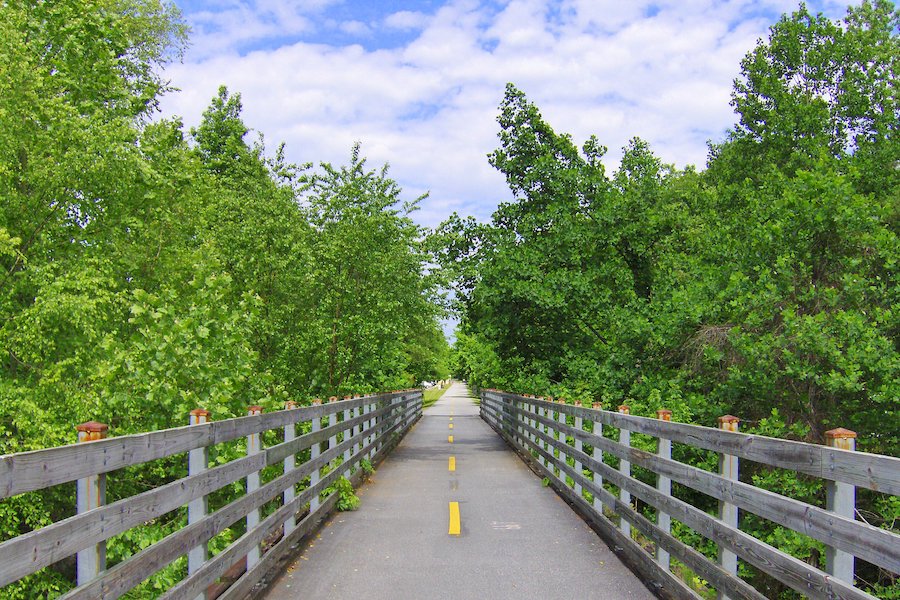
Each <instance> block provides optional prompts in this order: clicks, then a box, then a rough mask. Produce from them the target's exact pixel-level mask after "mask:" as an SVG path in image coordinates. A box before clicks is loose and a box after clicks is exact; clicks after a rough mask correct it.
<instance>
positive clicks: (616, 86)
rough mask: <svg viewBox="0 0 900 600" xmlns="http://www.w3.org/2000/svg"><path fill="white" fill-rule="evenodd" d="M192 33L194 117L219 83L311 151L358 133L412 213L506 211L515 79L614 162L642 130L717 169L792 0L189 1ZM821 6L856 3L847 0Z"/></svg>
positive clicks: (252, 123)
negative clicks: (498, 159)
mask: <svg viewBox="0 0 900 600" xmlns="http://www.w3.org/2000/svg"><path fill="white" fill-rule="evenodd" d="M175 4H176V5H177V6H179V7H180V8H181V10H182V12H183V14H184V16H185V19H186V20H187V22H188V23H189V24H190V25H191V27H192V30H193V31H192V34H191V47H190V48H189V49H188V51H187V53H186V55H185V56H184V59H183V61H181V62H180V63H175V64H172V65H170V66H169V67H168V68H167V72H166V76H167V77H168V78H169V79H171V81H172V84H173V85H175V86H176V87H178V88H180V90H181V91H180V92H176V93H173V94H171V95H169V96H168V97H166V98H165V99H164V101H163V104H162V109H163V113H164V114H165V115H178V116H181V117H182V118H183V119H184V122H185V124H186V125H187V126H191V125H194V124H196V123H197V122H198V121H199V119H200V116H201V113H202V112H203V110H204V108H205V107H206V106H207V105H208V104H209V101H210V99H211V98H212V97H213V95H214V94H215V92H216V89H217V88H218V86H219V85H220V84H225V85H227V86H228V88H229V90H231V91H233V92H240V93H241V95H242V98H243V103H244V120H245V122H246V123H247V125H248V126H249V127H251V128H252V129H253V130H255V131H256V132H262V133H264V134H265V137H266V142H267V145H269V146H270V147H271V148H274V147H275V146H276V145H277V144H278V143H279V142H281V141H284V142H286V150H287V154H288V158H289V159H291V160H293V161H295V162H310V161H312V162H320V161H328V162H332V163H335V164H342V163H344V162H346V161H347V160H348V158H349V154H350V148H351V146H352V145H353V143H354V142H356V141H359V142H361V143H362V150H363V154H364V155H365V156H367V157H368V158H369V161H370V163H369V164H370V166H371V167H373V168H375V167H378V166H380V165H381V164H383V163H385V162H387V163H390V165H391V171H390V173H391V175H392V176H393V177H394V178H395V179H396V180H397V181H398V182H399V183H400V185H401V186H402V187H403V189H404V191H405V194H406V196H407V197H408V198H409V199H412V198H414V197H416V196H418V195H419V194H422V193H424V192H429V193H430V197H429V198H428V199H427V200H426V201H425V202H424V203H423V204H422V208H421V210H420V211H418V212H417V213H416V214H415V215H414V217H415V218H416V220H417V221H419V222H420V223H421V224H423V225H426V226H432V227H433V226H436V225H437V224H438V223H440V222H441V221H442V220H443V219H445V218H446V217H447V216H449V214H450V213H452V212H453V211H457V212H459V213H460V214H463V215H473V216H475V217H477V218H479V219H482V220H486V219H489V218H490V215H491V213H492V212H493V210H494V208H495V207H496V206H497V204H498V202H501V201H504V200H508V199H509V197H510V196H509V192H508V191H507V189H506V186H505V183H504V181H503V177H502V176H501V175H500V174H499V173H497V172H495V171H494V170H493V169H492V168H491V167H490V165H488V163H487V159H486V155H487V154H488V153H489V152H491V151H492V150H493V149H494V148H495V147H496V145H497V124H496V120H495V119H496V115H497V106H498V104H499V103H500V101H501V99H502V96H503V90H504V86H505V84H506V83H507V82H513V83H515V84H516V85H517V86H518V87H519V88H520V89H522V90H523V91H524V92H525V93H526V95H527V96H528V97H529V99H531V100H532V101H533V102H535V103H536V104H537V105H538V107H539V108H540V109H541V111H542V113H543V115H544V117H545V119H546V120H548V121H549V122H550V123H551V125H552V126H553V127H554V128H555V129H556V131H558V132H568V133H570V134H572V136H573V137H574V138H575V140H576V141H577V142H581V141H583V140H584V139H586V138H588V137H589V136H590V135H592V134H594V135H597V136H598V138H599V139H600V141H601V142H602V143H603V144H605V145H607V146H608V147H609V149H610V151H609V154H608V155H607V166H608V168H609V169H611V170H613V169H615V167H616V165H617V162H618V159H619V156H620V154H621V152H620V149H621V148H622V146H624V145H625V144H626V143H627V141H628V140H629V139H630V138H631V137H633V136H640V137H642V138H644V139H646V140H647V141H649V142H650V144H651V146H652V147H653V149H654V151H655V152H656V153H657V155H659V156H660V157H661V158H662V159H663V160H664V161H666V162H669V163H674V164H675V165H676V166H678V167H684V166H686V165H688V164H694V165H697V166H698V167H701V168H702V167H703V165H704V163H705V158H706V143H707V140H710V139H712V140H719V139H721V137H722V136H723V134H724V132H725V130H726V129H727V128H728V127H729V126H731V125H732V124H733V123H734V120H735V117H734V114H733V112H732V109H731V107H730V106H729V104H728V102H729V94H730V92H731V87H732V81H733V80H734V78H735V77H736V76H737V75H738V72H739V68H740V66H739V63H740V59H741V58H742V57H743V56H744V54H746V52H748V51H749V50H750V49H752V48H753V46H754V45H755V43H756V41H757V40H758V39H759V38H765V37H766V34H767V28H768V26H769V25H771V24H772V23H773V22H774V21H775V20H776V19H777V18H778V16H779V15H780V14H781V13H783V12H790V11H792V10H795V9H796V7H797V3H796V2H792V1H782V0H757V1H751V0H730V1H712V0H659V1H656V2H644V1H634V2H631V1H627V0H619V1H609V0H497V1H494V2H479V1H476V0H450V1H446V2H442V1H437V0H422V1H412V0H398V1H388V2H375V1H370V2H365V1H359V0H354V1H349V0H348V1H339V0H294V1H284V0H281V1H279V0H222V1H215V2H214V1H207V0H175ZM808 5H809V7H810V8H811V9H812V10H816V11H822V12H824V13H825V14H826V15H828V16H831V17H840V16H842V15H843V14H844V12H845V11H846V4H842V3H839V2H830V1H828V0H817V1H815V2H808Z"/></svg>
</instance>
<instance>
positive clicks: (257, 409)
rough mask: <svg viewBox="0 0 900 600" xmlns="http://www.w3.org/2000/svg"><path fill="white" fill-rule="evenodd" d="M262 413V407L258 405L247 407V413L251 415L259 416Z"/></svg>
mask: <svg viewBox="0 0 900 600" xmlns="http://www.w3.org/2000/svg"><path fill="white" fill-rule="evenodd" d="M262 411H263V407H262V406H260V405H258V404H254V405H253V406H248V407H247V412H248V413H250V414H251V415H256V414H259V413H261V412H262Z"/></svg>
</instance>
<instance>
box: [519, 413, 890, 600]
mask: <svg viewBox="0 0 900 600" xmlns="http://www.w3.org/2000/svg"><path fill="white" fill-rule="evenodd" d="M526 427H527V429H532V428H531V427H530V426H526ZM535 434H536V435H537V436H538V437H540V438H542V439H543V440H544V441H545V442H546V443H548V444H550V446H552V447H560V446H562V444H561V442H559V441H558V440H555V439H553V438H552V437H551V436H549V435H547V434H545V433H543V432H541V431H538V430H536V429H535ZM534 449H535V450H536V451H537V452H538V453H540V454H543V455H544V456H546V457H548V458H552V459H553V460H554V461H555V460H556V459H555V458H553V455H552V452H549V453H547V452H545V451H543V450H542V449H540V448H539V447H536V446H535V447H534ZM575 455H576V456H577V457H578V458H579V459H580V460H581V462H582V464H584V466H585V467H587V468H589V469H591V470H593V471H595V472H600V473H601V474H602V475H603V477H604V479H606V480H608V481H609V482H610V483H612V484H613V485H616V486H619V487H620V488H623V489H627V490H628V491H629V492H631V493H632V494H634V495H635V496H637V497H639V498H641V500H643V501H644V502H646V503H647V504H649V505H650V506H653V507H654V508H656V509H658V510H662V511H665V512H667V513H669V514H670V515H671V516H672V518H674V519H677V520H679V521H681V522H682V523H684V524H685V525H687V526H688V527H691V528H692V529H694V530H695V531H697V532H698V533H700V534H701V535H703V536H704V537H706V538H708V539H710V540H712V541H714V542H716V543H717V544H720V545H722V546H725V547H727V548H728V549H729V550H731V551H732V552H734V553H735V554H737V555H738V556H740V557H741V558H742V559H743V560H745V561H747V562H748V563H750V564H752V565H754V566H756V567H757V568H760V569H762V570H764V571H765V572H767V573H769V574H770V575H772V576H773V577H775V578H776V579H778V580H779V581H781V582H782V583H784V584H786V585H788V586H790V587H791V588H793V589H795V590H797V591H799V592H801V593H803V594H806V595H808V596H810V597H813V598H822V599H826V598H827V599H835V598H841V599H844V598H846V599H855V600H874V596H871V595H869V594H867V593H865V592H863V591H862V590H859V589H857V588H854V587H852V586H851V585H849V584H847V583H845V582H843V581H840V580H837V579H834V578H833V577H831V576H830V575H828V574H827V573H825V572H823V571H821V570H819V569H815V568H813V567H812V566H810V565H808V564H807V563H805V562H803V561H801V560H798V559H796V558H794V557H792V556H790V555H788V554H785V553H783V552H780V551H779V550H776V549H775V548H772V547H771V546H769V545H768V544H766V543H764V542H762V541H760V540H758V539H756V538H754V537H753V536H751V535H749V534H747V533H744V532H742V531H739V530H735V529H733V528H731V527H729V526H727V525H725V524H724V523H722V522H721V521H719V520H718V519H716V518H714V517H712V516H710V515H708V514H706V513H705V512H703V511H701V510H699V509H697V508H696V507H694V506H691V505H690V504H688V503H686V502H683V501H681V500H678V499H677V498H674V497H672V496H665V495H663V494H660V493H659V492H658V491H657V490H656V489H655V488H653V487H652V486H648V485H646V484H644V483H642V482H640V481H638V480H636V479H633V478H626V477H623V476H622V475H621V474H620V473H619V472H618V471H617V470H615V469H613V468H611V467H610V466H609V465H606V464H604V463H601V462H598V461H597V460H595V459H594V458H592V457H590V456H588V455H587V454H584V453H582V452H576V453H575Z"/></svg>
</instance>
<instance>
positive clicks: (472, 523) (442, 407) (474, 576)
mask: <svg viewBox="0 0 900 600" xmlns="http://www.w3.org/2000/svg"><path fill="white" fill-rule="evenodd" d="M451 419H452V421H451ZM451 423H452V425H453V428H452V429H451V428H450V425H451ZM449 435H452V436H453V438H454V439H453V443H450V442H449V441H448V436H449ZM451 456H453V457H455V459H456V470H455V472H451V471H450V470H449V458H450V457H451ZM373 479H374V480H373V481H372V482H370V483H369V484H367V485H366V486H364V487H363V489H362V490H361V491H360V498H361V499H362V505H361V507H360V509H359V510H358V511H357V512H351V513H337V514H336V515H334V516H333V517H332V518H331V519H330V520H329V521H328V522H327V524H326V525H325V527H323V528H322V530H321V531H320V533H319V536H318V537H317V539H315V540H314V541H313V543H312V544H310V545H309V546H308V547H307V548H306V549H305V550H304V551H303V553H302V554H301V555H300V556H298V557H296V558H295V559H294V560H293V561H292V562H291V563H290V566H289V567H288V569H287V571H286V572H285V573H284V574H283V575H282V576H281V577H280V579H279V580H278V581H276V582H275V583H273V584H272V585H271V586H270V587H269V590H268V592H267V596H266V597H267V598H269V599H270V600H288V599H294V598H316V599H322V598H354V597H358V598H363V597H364V598H370V599H374V600H377V599H379V598H390V599H392V600H393V599H398V598H416V599H419V598H491V600H500V599H503V598H516V599H522V598H542V599H549V598H566V599H568V598H598V599H603V598H610V599H613V598H616V599H619V598H640V599H645V598H647V599H649V598H653V597H654V596H653V595H652V594H651V593H650V592H649V591H648V590H647V589H646V588H645V587H644V586H643V585H642V583H641V582H640V581H639V580H638V578H637V577H635V576H634V575H633V574H632V573H631V571H629V570H628V569H627V568H626V567H625V566H624V565H622V563H621V562H620V561H619V560H618V558H617V557H616V556H615V555H614V554H613V553H612V552H611V551H610V550H609V548H607V546H606V545H605V544H604V543H603V542H602V540H600V539H599V538H598V537H597V536H596V534H595V533H594V532H593V531H592V530H591V529H590V528H589V527H588V526H587V525H586V524H585V522H584V521H582V520H581V519H580V518H579V517H578V516H577V515H576V514H575V513H574V512H572V510H571V509H570V508H569V507H568V506H567V505H566V504H565V503H564V502H563V501H562V500H561V499H560V498H559V497H558V496H557V495H556V494H555V493H554V492H553V491H552V490H551V489H549V488H544V487H542V485H541V481H540V479H538V478H537V477H536V476H535V475H534V474H533V473H532V472H531V471H530V470H529V469H528V468H527V467H526V466H525V465H524V464H523V463H522V461H521V460H520V459H519V458H518V457H517V456H516V455H515V454H514V453H513V452H512V451H510V450H509V448H508V447H507V446H506V445H505V444H504V442H503V441H502V440H501V439H500V438H499V437H498V436H497V435H496V434H495V433H494V432H493V431H492V430H491V429H490V428H489V427H488V426H487V425H486V424H485V423H484V422H483V421H482V420H481V419H480V418H479V416H478V408H477V406H476V405H475V404H474V402H473V400H472V399H471V398H469V397H468V390H467V389H466V387H465V386H464V385H463V384H460V383H455V384H454V385H453V386H452V387H451V388H450V389H449V390H448V391H447V392H446V393H445V394H444V396H443V397H442V398H441V399H440V400H439V401H438V402H437V403H436V404H435V405H434V406H433V407H431V408H430V409H428V410H426V411H425V415H424V417H423V418H422V420H421V421H420V422H419V423H418V424H417V425H416V426H415V427H414V428H413V429H412V431H410V432H409V433H408V434H407V437H406V439H405V440H404V441H403V442H402V443H401V444H400V446H398V447H397V449H396V450H395V451H394V452H393V453H392V454H391V456H390V457H389V458H388V459H387V460H386V461H385V462H384V463H383V464H382V465H381V467H380V468H379V469H378V471H377V472H376V473H375V475H374V477H373ZM451 502H458V503H459V514H460V525H461V532H460V535H459V536H451V535H449V531H448V523H449V520H450V519H449V507H450V503H451Z"/></svg>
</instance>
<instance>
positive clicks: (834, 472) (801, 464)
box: [485, 392, 900, 496]
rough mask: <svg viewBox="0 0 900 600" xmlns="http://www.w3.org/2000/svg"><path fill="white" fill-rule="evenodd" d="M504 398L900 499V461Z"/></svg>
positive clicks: (873, 455) (540, 400)
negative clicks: (775, 464)
mask: <svg viewBox="0 0 900 600" xmlns="http://www.w3.org/2000/svg"><path fill="white" fill-rule="evenodd" d="M485 393H487V394H490V393H491V392H485ZM495 393H496V392H495ZM503 396H504V397H505V398H510V399H514V400H515V401H516V402H525V401H528V402H530V403H533V404H535V405H537V406H539V407H543V408H545V409H546V408H548V407H553V410H554V411H558V410H560V411H562V412H563V413H565V414H566V415H571V416H573V417H582V418H584V419H589V420H594V419H596V420H598V421H599V422H601V423H603V424H604V425H610V426H612V427H616V428H620V429H627V430H629V431H632V432H634V433H643V434H646V435H649V436H652V437H656V438H659V437H664V438H666V439H669V440H672V441H673V442H678V443H681V444H686V445H688V446H693V447H694V448H701V449H703V450H712V451H713V452H718V453H720V454H731V455H734V456H738V457H740V458H744V459H747V460H752V461H754V462H758V463H762V464H769V465H771V464H773V463H777V466H778V467H779V468H781V469H789V470H792V471H798V472H800V473H805V474H806V475H812V476H813V477H818V478H820V479H827V480H831V481H842V482H845V483H850V484H852V485H854V486H856V487H861V488H866V489H869V490H874V491H877V492H883V493H885V494H891V495H893V496H900V458H895V457H892V456H884V455H882V454H870V453H868V452H849V451H847V450H840V449H837V448H829V447H828V446H818V445H816V444H806V443H804V442H795V441H793V440H781V439H778V438H770V437H765V436H761V435H751V434H746V433H732V432H729V431H723V430H721V429H713V428H711V427H703V426H702V425H690V424H688V423H676V422H673V421H660V420H657V419H652V418H649V417H639V416H635V415H625V414H621V413H615V412H611V411H606V410H600V411H595V410H593V409H590V408H580V407H577V406H572V405H570V404H559V403H556V402H547V401H546V400H543V399H540V398H526V397H524V396H518V395H516V394H506V393H505V392H504V393H503Z"/></svg>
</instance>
